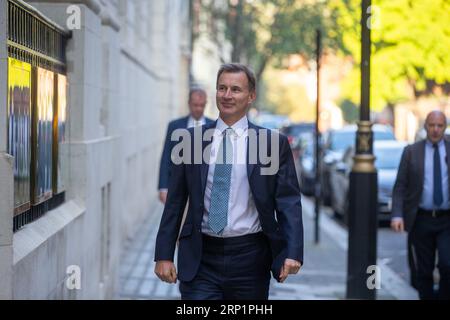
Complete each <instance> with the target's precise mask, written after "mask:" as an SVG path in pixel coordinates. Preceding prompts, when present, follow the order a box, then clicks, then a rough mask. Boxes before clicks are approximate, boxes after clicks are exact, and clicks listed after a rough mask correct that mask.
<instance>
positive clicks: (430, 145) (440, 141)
mask: <svg viewBox="0 0 450 320" xmlns="http://www.w3.org/2000/svg"><path fill="white" fill-rule="evenodd" d="M426 144H427V146H429V147H433V143H432V142H431V141H430V140H428V139H427V142H426ZM437 145H438V147H442V146H443V145H444V138H442V139H441V140H439V142H438V143H437Z"/></svg>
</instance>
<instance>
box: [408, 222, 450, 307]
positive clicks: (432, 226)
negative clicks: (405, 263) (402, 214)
mask: <svg viewBox="0 0 450 320" xmlns="http://www.w3.org/2000/svg"><path fill="white" fill-rule="evenodd" d="M410 239H411V244H412V250H413V255H414V258H415V259H414V260H415V264H416V270H417V279H416V280H417V289H418V291H419V296H420V299H435V298H439V299H445V300H448V299H450V215H446V216H438V217H432V216H431V215H430V216H423V215H418V216H417V217H416V220H415V222H414V226H413V228H412V230H411V232H410ZM436 250H437V253H438V269H439V276H440V281H439V292H438V296H437V297H436V296H435V294H434V290H433V271H434V268H435V261H436Z"/></svg>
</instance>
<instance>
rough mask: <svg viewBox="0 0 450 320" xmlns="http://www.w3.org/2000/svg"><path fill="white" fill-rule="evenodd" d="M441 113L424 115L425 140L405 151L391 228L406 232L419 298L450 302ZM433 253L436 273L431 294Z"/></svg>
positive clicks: (449, 148) (449, 149)
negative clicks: (436, 277) (436, 286)
mask: <svg viewBox="0 0 450 320" xmlns="http://www.w3.org/2000/svg"><path fill="white" fill-rule="evenodd" d="M446 127H447V121H446V118H445V115H444V114H443V113H442V112H440V111H433V112H431V113H430V114H428V116H427V118H426V121H425V129H426V131H427V139H426V140H424V141H419V142H416V143H414V144H412V145H410V146H407V147H406V148H405V150H404V152H403V155H402V160H401V162H400V167H399V170H398V174H397V180H396V182H395V185H394V191H393V199H392V201H393V203H392V221H391V226H392V228H393V229H394V230H395V231H398V232H401V231H403V230H406V231H408V232H409V234H408V237H409V242H410V243H411V250H412V252H411V253H412V257H413V263H414V268H415V269H416V273H417V275H416V283H417V289H418V291H419V296H420V298H421V299H434V298H440V299H446V300H447V299H450V202H449V198H450V193H449V168H450V161H449V160H450V142H449V141H446V140H445V139H444V133H445V129H446ZM436 252H437V255H438V265H437V266H438V269H439V274H440V282H439V291H438V294H437V296H436V295H435V293H434V288H433V287H434V281H433V271H434V269H435V261H436Z"/></svg>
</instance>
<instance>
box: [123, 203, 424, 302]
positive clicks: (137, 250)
mask: <svg viewBox="0 0 450 320" xmlns="http://www.w3.org/2000/svg"><path fill="white" fill-rule="evenodd" d="M302 202H303V223H304V229H305V256H304V260H305V265H304V267H303V268H302V269H301V271H300V273H299V274H298V275H291V276H289V277H288V279H287V280H286V281H285V283H282V284H280V283H277V282H276V281H274V280H273V279H272V282H271V288H270V297H269V298H270V299H271V300H336V299H345V286H346V276H347V275H346V272H347V253H346V248H347V232H346V230H345V229H344V228H343V227H342V226H340V225H339V224H338V223H336V222H335V221H334V220H332V219H331V218H330V217H329V215H328V214H327V213H326V212H321V219H320V230H321V231H320V243H319V244H318V245H316V244H314V233H313V232H314V224H313V223H314V220H313V215H314V207H313V202H312V201H311V200H310V199H308V198H305V197H304V198H303V201H302ZM162 209H163V207H162V205H158V206H157V207H156V208H155V210H154V212H153V213H152V214H150V215H149V217H148V219H147V220H146V221H145V222H144V223H143V224H142V225H141V227H140V229H139V231H138V232H137V233H136V237H135V238H134V239H132V240H130V241H128V243H127V244H126V245H125V250H124V252H123V254H122V263H121V267H120V292H119V293H117V298H118V299H180V293H179V290H178V285H170V284H167V283H164V282H162V281H160V280H159V279H158V278H157V277H156V275H155V274H154V272H153V270H154V262H153V257H154V244H155V238H156V233H157V229H158V226H159V221H160V218H161V213H162ZM383 232H386V231H383ZM403 251H404V250H403ZM402 254H404V252H403V253H402ZM378 265H379V266H380V270H381V289H379V290H377V298H378V299H387V300H391V299H417V294H416V292H415V290H414V289H412V288H411V287H410V286H409V284H408V283H407V280H406V279H405V278H406V277H405V275H403V276H400V275H398V274H397V273H396V272H394V271H393V270H392V269H391V268H390V267H389V266H388V261H387V260H386V259H385V258H379V260H378ZM405 272H406V271H405ZM368 276H369V274H368Z"/></svg>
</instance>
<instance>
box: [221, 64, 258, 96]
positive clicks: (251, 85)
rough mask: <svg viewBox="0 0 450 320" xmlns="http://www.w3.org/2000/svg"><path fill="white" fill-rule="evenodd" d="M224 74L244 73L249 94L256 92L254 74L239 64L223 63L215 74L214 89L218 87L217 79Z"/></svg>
mask: <svg viewBox="0 0 450 320" xmlns="http://www.w3.org/2000/svg"><path fill="white" fill-rule="evenodd" d="M224 72H228V73H239V72H243V73H245V75H246V76H247V80H248V90H249V91H250V92H253V91H255V90H256V77H255V74H254V73H253V71H252V70H251V69H250V68H249V67H247V66H246V65H243V64H241V63H225V64H223V65H221V66H220V69H219V72H217V80H216V89H217V87H218V85H219V77H220V75H221V74H222V73H224Z"/></svg>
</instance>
